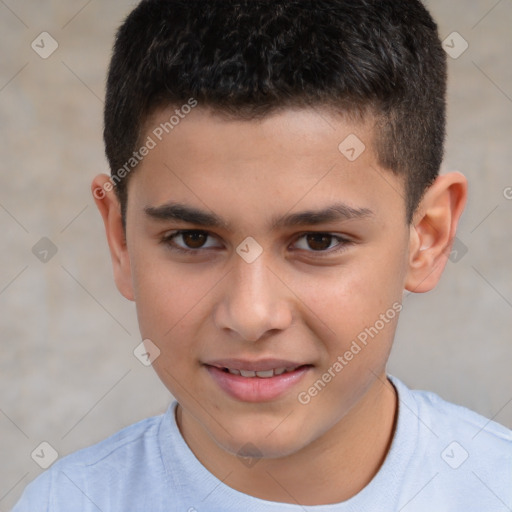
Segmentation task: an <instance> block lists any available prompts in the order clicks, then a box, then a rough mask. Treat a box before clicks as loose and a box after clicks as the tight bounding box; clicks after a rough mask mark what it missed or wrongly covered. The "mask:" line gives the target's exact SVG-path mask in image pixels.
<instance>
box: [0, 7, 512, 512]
mask: <svg viewBox="0 0 512 512" xmlns="http://www.w3.org/2000/svg"><path fill="white" fill-rule="evenodd" d="M428 5H429V7H430V8H431V10H432V12H433V14H434V15H435V17H436V19H437V20H438V22H439V25H440V31H441V35H442V37H443V38H445V37H446V36H448V35H449V34H451V33H452V32H453V31H457V32H458V33H460V34H461V35H462V36H463V37H464V39H465V40H467V42H468V43H469V48H468V49H467V51H466V52H465V53H463V54H462V55H461V56H460V57H459V58H457V59H452V58H450V59H449V65H450V93H449V126H448V128H449V137H448V141H447V154H446V160H445V168H446V169H457V170H460V171H463V172H464V173H465V174H466V175H467V177H468V178H469V182H470V198H469V204H468V208H467V211H466V213H465V215H464V218H463V221H462V225H461V227H460V230H459V234H458V237H459V239H460V241H461V243H463V244H464V247H466V248H467V253H466V254H463V252H464V251H461V252H459V256H461V255H463V257H462V258H461V259H460V260H459V261H458V262H450V263H449V264H448V268H447V272H446V274H445V276H444V281H443V282H442V284H441V285H440V286H439V287H438V288H437V289H436V290H435V291H434V292H432V293H430V294H427V295H409V296H408V297H407V299H406V300H405V303H404V306H405V309H404V312H403V315H402V322H401V325H400V327H399V332H398V338H397V340H396V346H395V348H394V352H393V355H392V359H391V362H390V371H391V372H392V373H393V374H395V375H397V376H398V377H400V378H401V379H403V380H404V381H405V382H406V383H407V384H408V385H410V386H411V387H414V388H427V389H431V390H434V391H436V392H438V393H439V394H441V395H442V396H443V397H445V398H447V399H449V400H451V401H454V402H457V403H460V404H463V405H466V406H468V407H470V408H472V409H475V410H476V411H478V412H480V413H482V414H484V415H486V416H487V417H494V418H495V419H496V420H498V421H500V422H501V423H504V424H505V425H507V426H509V427H512V372H511V371H510V367H511V361H512V345H511V343H510V332H511V330H512V279H511V277H512V271H511V266H512V242H511V237H512V227H511V225H510V221H511V219H512V200H508V199H507V198H506V195H508V197H512V188H507V187H512V173H511V171H510V165H511V162H512V143H511V142H512V140H511V134H512V65H511V64H512V62H511V55H512V30H511V29H510V27H512V1H510V0H501V1H496V0H478V1H475V0H473V1H471V2H469V1H467V0H465V1H462V0H456V1H450V2H447V1H446V0H430V1H429V2H428ZM132 6H133V3H130V2H123V1H120V0H115V1H113V0H110V1H108V2H102V1H100V0H91V1H89V2H88V1H86V0H80V1H79V0H76V1H67V2H64V1H63V0H53V1H50V0H47V1H40V2H35V1H34V0H20V1H16V2H15V1H14V0H2V1H0V45H1V46H0V48H1V69H0V114H1V125H0V132H1V133H0V141H1V142H0V148H1V154H0V156H1V158H0V165H1V175H0V180H1V181H0V231H1V234H2V250H1V251H0V315H1V325H0V336H1V347H2V351H1V357H0V370H1V371H0V386H1V395H0V432H1V436H0V454H1V458H0V511H5V510H8V509H9V508H10V506H11V505H12V504H13V503H14V502H15V501H16V499H17V497H18V496H19V495H20V493H21V491H22V489H23V487H24V486H25V485H26V484H27V483H28V482H29V481H30V480H32V479H33V478H35V477H36V476H37V475H38V474H39V473H40V472H41V469H40V468H39V467H38V466H37V465H36V463H35V462H34V461H33V460H32V459H31V456H30V454H31V452H32V451H33V450H34V449H35V448H36V447H37V446H38V445H39V444H40V443H41V442H42V441H47V442H49V443H50V444H51V445H52V446H53V447H55V449H56V450H57V451H58V453H59V454H60V455H61V456H62V455H64V454H67V453H69V452H71V451H74V450H76V449H78V448H81V447H84V446H87V445H89V444H91V443H93V442H96V441H99V440H100V439H103V438H105V437H106V436H108V435H109V434H111V433H113V432H115V431H117V430H119V429H120V428H122V427H124V426H126V425H128V424H130V423H133V422H135V421H137V420H139V419H142V418H144V417H146V416H149V415H153V414H157V413H160V412H162V411H163V410H164V409H165V407H166V406H167V404H168V403H169V400H170V396H169V394H168V393H167V392H166V390H165V389H164V387H163V386H162V385H161V384H160V382H159V381H158V379H157V378H156V376H155V375H154V374H153V371H152V369H151V368H146V367H144V366H143V365H142V364H140V363H139V361H138V360H137V359H136V358H135V357H134V356H133V353H132V351H133V349H134V348H135V347H136V346H137V345H138V344H139V342H140V340H139V334H138V330H137V324H136V320H135V315H134V307H133V305H132V304H131V303H128V302H127V301H125V300H124V299H123V298H122V297H121V296H120V295H119V294H118V292H117V290H116V289H115V287H114V284H113V282H112V274H111V269H110V261H109V255H108V251H107V246H106V242H105V240H104V236H103V228H102V225H101V221H100V217H99V215H98V213H97V212H96V211H95V207H94V204H93V201H92V198H91V197H90V194H89V183H90V180H91V178H92V177H93V176H94V175H95V174H96V173H98V172H105V171H106V170H107V166H106V161H105V158H104V156H103V145H102V137H101V133H102V107H103V103H102V98H103V95H104V80H105V73H106V68H107V64H108V59H109V54H110V49H111V44H112V41H113V35H114V31H115V29H116V28H117V26H118V25H119V23H120V22H121V20H122V19H123V18H124V16H125V15H126V14H127V13H128V12H129V11H130V10H131V8H132ZM43 31H47V32H49V33H50V34H51V36H52V37H53V38H54V39H55V40H56V41H57V42H58V45H59V46H58V49H57V50H56V51H55V53H53V54H52V55H51V56H50V57H49V58H47V59H42V58H41V57H40V56H39V55H38V54H37V53H36V52H35V51H34V50H33V49H32V48H31V43H32V41H33V40H36V42H37V41H40V38H37V36H39V34H40V33H41V32H43ZM36 38H37V39H36ZM452 39H453V36H452V38H451V39H448V42H449V44H451V43H450V41H451V40H452ZM453 41H454V43H453V44H452V46H455V48H454V51H455V50H457V49H459V48H461V46H460V42H457V39H453ZM39 44H40V45H41V43H39ZM48 48H50V46H49V40H48V39H46V43H45V49H46V50H48ZM40 50H43V49H40ZM507 191H508V194H507ZM42 237H48V238H49V239H50V240H51V241H52V242H53V244H55V246H56V247H57V249H58V252H57V253H56V254H55V255H54V256H53V257H52V258H51V259H50V260H49V261H48V262H47V263H43V262H41V261H40V260H39V259H38V258H36V256H35V255H34V254H33V252H32V248H33V246H34V245H35V244H36V243H37V242H38V241H39V240H40V239H41V238H42ZM461 247H462V248H464V247H463V246H461Z"/></svg>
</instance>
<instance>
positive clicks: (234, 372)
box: [228, 368, 240, 375]
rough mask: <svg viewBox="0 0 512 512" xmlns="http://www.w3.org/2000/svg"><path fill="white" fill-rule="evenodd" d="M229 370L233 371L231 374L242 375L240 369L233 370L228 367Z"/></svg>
mask: <svg viewBox="0 0 512 512" xmlns="http://www.w3.org/2000/svg"><path fill="white" fill-rule="evenodd" d="M228 372H229V373H231V375H240V372H239V371H238V370H233V369H231V368H228Z"/></svg>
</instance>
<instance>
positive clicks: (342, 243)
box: [161, 229, 353, 257]
mask: <svg viewBox="0 0 512 512" xmlns="http://www.w3.org/2000/svg"><path fill="white" fill-rule="evenodd" d="M193 233H201V234H204V235H206V236H207V240H208V239H209V238H212V237H213V238H215V237H214V236H213V235H212V234H211V233H208V231H203V230H199V229H182V230H178V231H173V232H172V233H169V234H167V235H165V236H164V237H163V238H162V240H161V241H162V243H163V244H165V245H166V246H167V248H168V249H170V250H171V251H173V252H177V253H180V254H187V255H191V254H198V253H199V252H201V251H202V250H203V251H204V250H208V249H209V248H206V249H203V248H202V247H199V248H198V249H184V248H183V247H180V246H178V245H176V244H174V243H173V239H174V238H176V237H179V236H181V235H185V234H193ZM308 235H327V236H329V237H331V238H332V239H334V240H336V241H337V242H338V245H337V246H335V248H334V249H332V248H331V249H327V250H324V251H314V250H309V251H306V252H307V253H310V254H314V255H316V256H320V257H323V256H330V255H332V254H337V253H340V252H343V251H344V250H346V249H347V247H348V246H349V245H351V244H352V243H353V242H352V241H351V240H349V239H348V238H345V237H342V236H340V235H334V234H332V233H328V232H322V231H307V232H304V233H301V234H300V235H299V236H298V237H297V238H296V239H295V242H294V243H297V242H298V241H299V240H301V239H302V238H304V237H305V236H308ZM297 250H299V251H300V250H303V249H297Z"/></svg>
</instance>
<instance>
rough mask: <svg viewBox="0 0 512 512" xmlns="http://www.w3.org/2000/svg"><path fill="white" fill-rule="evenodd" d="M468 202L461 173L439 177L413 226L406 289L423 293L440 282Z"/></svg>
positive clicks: (464, 179)
mask: <svg viewBox="0 0 512 512" xmlns="http://www.w3.org/2000/svg"><path fill="white" fill-rule="evenodd" d="M466 199H467V180H466V178H465V177H464V176H463V175H462V174H460V173H458V172H450V173H448V174H445V175H443V176H439V177H438V178H437V179H436V181H435V182H434V183H433V184H432V186H431V187H429V189H428V190H427V192H426V193H425V196H424V197H423V199H422V201H421V203H420V205H419V206H418V209H417V211H416V214H415V216H414V219H413V222H412V223H411V227H410V230H411V234H410V238H409V261H408V265H409V268H408V272H407V278H406V282H405V289H406V290H408V291H410V292H417V293H423V292H427V291H430V290H431V289H432V288H434V287H435V286H436V284H437V283H438V281H439V279H440V277H441V274H442V272H443V269H444V267H445V265H446V262H447V260H448V256H449V255H450V250H451V247H452V244H453V240H454V238H455V233H456V231H457V225H458V222H459V219H460V216H461V214H462V212H463V210H464V206H465V204H466Z"/></svg>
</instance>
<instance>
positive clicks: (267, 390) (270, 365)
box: [204, 359, 312, 403]
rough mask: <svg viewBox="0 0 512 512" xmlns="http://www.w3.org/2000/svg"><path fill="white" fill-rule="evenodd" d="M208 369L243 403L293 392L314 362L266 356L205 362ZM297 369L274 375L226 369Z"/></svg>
mask: <svg viewBox="0 0 512 512" xmlns="http://www.w3.org/2000/svg"><path fill="white" fill-rule="evenodd" d="M204 366H205V368H206V369H207V371H208V373H209V374H210V376H211V377H212V379H213V380H214V382H215V383H216V384H217V385H218V386H219V387H220V389H221V390H222V391H224V392H225V393H226V394H228V395H229V396H230V397H231V398H234V399H235V400H239V401H242V402H250V403H256V402H268V401H271V400H276V399H277V398H279V397H281V396H282V395H284V394H285V393H286V392H288V391H290V389H291V388H293V387H294V386H295V385H296V384H297V383H298V382H299V381H300V380H302V378H303V377H304V375H305V374H306V373H307V372H308V371H309V370H310V369H311V368H312V365H310V364H304V363H298V362H294V361H289V360H283V359H265V360H260V361H244V360H241V359H223V360H217V361H212V362H209V363H205V365H204ZM294 367H296V369H295V370H293V371H290V372H286V373H283V374H281V375H274V376H273V377H267V378H262V377H242V376H241V375H233V374H231V373H228V372H226V371H224V368H230V369H233V370H250V371H266V370H271V369H274V368H294Z"/></svg>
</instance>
